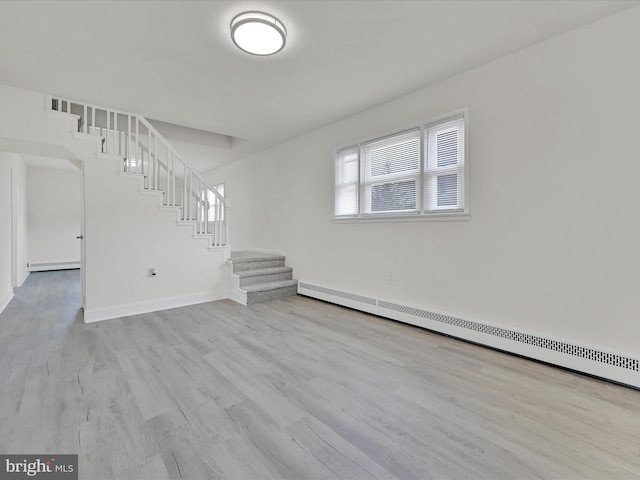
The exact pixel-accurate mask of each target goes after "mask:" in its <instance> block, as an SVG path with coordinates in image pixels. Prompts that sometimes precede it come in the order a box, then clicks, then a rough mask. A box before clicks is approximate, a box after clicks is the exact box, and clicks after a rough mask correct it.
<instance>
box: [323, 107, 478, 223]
mask: <svg viewBox="0 0 640 480" xmlns="http://www.w3.org/2000/svg"><path fill="white" fill-rule="evenodd" d="M464 134H465V117H464V115H462V114H459V115H455V116H451V117H449V118H447V119H445V120H441V121H437V122H430V123H424V124H423V125H420V126H417V127H414V128H411V129H409V130H404V131H402V132H398V133H394V134H392V135H388V136H385V137H382V138H376V139H372V140H367V141H364V142H361V143H358V144H356V145H351V146H348V147H346V148H342V149H339V150H338V151H337V152H336V166H335V167H336V169H335V172H336V177H335V218H336V219H353V218H356V219H358V218H360V219H366V218H389V217H394V218H395V217H405V218H415V217H424V218H433V217H438V218H440V217H443V216H466V214H467V213H468V207H467V199H466V188H465V187H466V181H467V178H466V177H467V173H466V172H467V168H466V162H465V139H464Z"/></svg>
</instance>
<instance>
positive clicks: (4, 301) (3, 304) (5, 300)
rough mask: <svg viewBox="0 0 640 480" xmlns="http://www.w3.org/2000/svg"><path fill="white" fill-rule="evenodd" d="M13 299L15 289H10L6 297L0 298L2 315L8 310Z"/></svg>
mask: <svg viewBox="0 0 640 480" xmlns="http://www.w3.org/2000/svg"><path fill="white" fill-rule="evenodd" d="M12 298H13V288H10V289H9V291H7V292H6V293H5V294H4V295H2V296H0V313H2V311H3V310H4V309H5V308H7V305H9V302H10V301H11V299H12Z"/></svg>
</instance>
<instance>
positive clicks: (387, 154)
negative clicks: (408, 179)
mask: <svg viewBox="0 0 640 480" xmlns="http://www.w3.org/2000/svg"><path fill="white" fill-rule="evenodd" d="M419 148H420V144H419V140H418V139H417V138H415V139H413V140H410V141H408V142H407V141H405V142H403V143H398V144H395V145H389V146H385V147H382V148H375V149H371V150H370V151H369V153H370V155H371V157H370V162H371V176H372V177H377V176H380V175H389V174H392V173H399V172H407V171H412V170H417V169H418V165H419V161H420V160H419Z"/></svg>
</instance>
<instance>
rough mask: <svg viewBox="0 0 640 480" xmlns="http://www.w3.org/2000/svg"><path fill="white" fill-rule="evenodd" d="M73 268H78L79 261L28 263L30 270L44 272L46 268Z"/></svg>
mask: <svg viewBox="0 0 640 480" xmlns="http://www.w3.org/2000/svg"><path fill="white" fill-rule="evenodd" d="M74 268H80V261H71V262H41V263H30V264H29V271H30V272H44V271H47V270H72V269H74Z"/></svg>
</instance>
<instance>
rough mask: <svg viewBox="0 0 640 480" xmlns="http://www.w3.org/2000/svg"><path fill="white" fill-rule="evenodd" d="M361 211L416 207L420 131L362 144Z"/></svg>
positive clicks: (387, 211) (372, 211)
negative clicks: (362, 180)
mask: <svg viewBox="0 0 640 480" xmlns="http://www.w3.org/2000/svg"><path fill="white" fill-rule="evenodd" d="M362 151H363V158H364V182H363V183H364V188H363V198H362V206H363V209H362V213H365V214H370V213H390V212H411V211H416V210H417V209H418V188H419V184H420V130H419V129H415V130H411V131H409V132H404V133H401V134H399V135H393V136H391V137H387V138H384V139H381V140H375V141H372V142H368V143H365V144H364V145H363V146H362Z"/></svg>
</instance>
